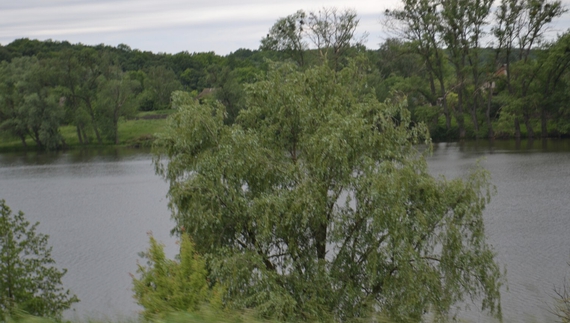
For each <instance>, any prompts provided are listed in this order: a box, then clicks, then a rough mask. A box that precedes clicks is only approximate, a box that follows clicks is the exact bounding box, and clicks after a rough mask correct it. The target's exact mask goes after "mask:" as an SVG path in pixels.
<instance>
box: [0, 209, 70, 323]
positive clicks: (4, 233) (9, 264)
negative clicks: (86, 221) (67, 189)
mask: <svg viewBox="0 0 570 323" xmlns="http://www.w3.org/2000/svg"><path fill="white" fill-rule="evenodd" d="M38 225H39V223H35V224H33V225H30V223H29V222H28V221H26V220H25V218H24V213H22V212H21V211H20V212H18V213H17V214H12V212H11V210H10V208H9V207H8V206H7V205H6V202H5V201H4V200H0V260H1V261H0V320H6V319H7V317H9V316H13V315H14V314H17V313H18V312H19V311H24V312H25V313H29V314H31V315H37V316H47V317H52V318H56V319H59V318H61V314H62V312H63V311H64V310H66V309H68V308H70V307H71V305H72V304H73V303H76V302H78V301H79V299H77V297H76V296H75V295H72V294H71V293H70V292H69V290H65V289H64V288H63V287H62V286H61V278H62V277H63V276H64V275H65V273H66V270H65V269H63V270H59V269H57V268H56V267H55V261H54V260H53V259H52V258H51V250H52V248H51V247H49V246H48V236H47V235H44V234H41V233H36V229H37V227H38Z"/></svg>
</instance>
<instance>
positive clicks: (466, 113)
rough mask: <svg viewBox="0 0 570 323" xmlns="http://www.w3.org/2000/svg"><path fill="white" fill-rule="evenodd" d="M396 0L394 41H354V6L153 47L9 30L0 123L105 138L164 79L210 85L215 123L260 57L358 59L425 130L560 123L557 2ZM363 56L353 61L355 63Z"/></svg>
mask: <svg viewBox="0 0 570 323" xmlns="http://www.w3.org/2000/svg"><path fill="white" fill-rule="evenodd" d="M493 3H494V2H493V1H492V0H469V1H467V0H403V1H402V5H401V6H400V8H399V9H397V10H386V12H385V14H384V17H383V24H384V26H385V27H386V29H387V30H388V31H390V32H392V35H393V36H394V38H390V39H387V40H386V41H385V42H384V43H382V44H380V46H379V48H378V49H376V50H370V49H366V47H365V46H364V43H365V41H366V38H367V34H366V33H358V32H357V27H358V24H359V19H358V16H357V13H356V12H355V11H354V10H350V9H347V10H337V9H335V8H323V9H321V10H319V11H315V12H305V11H303V10H299V11H297V12H295V13H293V14H291V15H289V16H286V17H284V18H281V19H279V20H277V21H276V23H275V24H274V25H273V26H272V27H271V28H270V29H269V32H268V34H267V35H266V36H265V37H263V39H262V40H261V43H260V48H259V50H247V49H239V50H237V51H236V52H234V53H231V54H229V55H226V56H219V55H216V54H215V53H213V52H209V53H188V52H181V53H178V54H164V53H158V54H155V53H151V52H143V51H140V50H136V49H131V48H130V47H129V46H128V45H125V44H120V45H119V46H117V47H111V46H105V45H98V46H85V45H82V44H76V45H72V44H69V43H68V42H54V41H50V40H48V41H44V42H41V41H37V40H29V39H19V40H16V41H14V42H12V43H10V44H8V45H6V46H4V47H1V46H0V59H1V60H2V63H1V65H0V74H1V75H2V77H1V79H0V131H3V132H4V133H7V132H9V133H10V134H11V135H13V136H16V137H18V138H20V139H21V141H22V143H23V145H26V139H28V138H32V139H33V141H34V142H35V143H36V145H37V146H38V147H40V148H42V149H57V148H59V147H63V146H65V142H64V141H63V138H62V137H61V135H60V134H59V132H58V128H59V126H61V125H64V124H65V125H73V126H74V127H75V128H76V132H77V137H78V141H79V142H80V143H81V144H89V143H98V144H101V143H104V142H105V141H107V142H111V143H116V142H118V140H119V139H118V132H117V126H118V123H119V121H120V120H121V119H124V118H128V117H130V116H133V115H134V114H135V113H136V112H137V111H148V110H161V109H166V108H169V107H170V96H171V93H172V92H173V91H175V90H185V91H188V92H193V96H194V97H197V96H198V94H199V93H201V92H202V91H203V90H204V89H215V91H213V93H214V97H215V99H217V100H218V101H220V102H221V103H222V104H224V105H225V107H226V123H228V124H231V123H233V122H234V119H235V117H236V116H237V114H238V112H239V111H240V110H242V109H244V108H246V105H247V104H246V101H245V96H244V86H245V85H246V84H251V83H253V82H255V81H256V80H258V79H261V78H262V77H263V76H264V75H265V74H266V73H267V70H268V61H284V60H291V61H293V62H294V63H296V64H297V66H298V67H299V68H300V69H301V70H304V69H307V68H311V67H313V66H316V65H321V64H328V65H329V67H331V68H332V69H334V70H340V69H342V68H343V67H346V66H347V64H348V63H349V61H350V60H353V59H357V60H360V61H361V63H362V64H361V66H363V68H364V69H366V73H365V74H366V77H367V83H366V85H367V86H370V87H373V88H375V90H376V94H377V95H378V98H380V99H388V98H390V97H391V96H393V95H394V94H395V93H398V94H404V95H406V96H407V97H408V105H409V108H410V109H411V110H412V112H413V118H414V120H415V121H422V122H426V123H427V124H428V125H429V128H430V131H431V135H432V137H434V138H435V139H436V140H451V139H463V138H481V137H489V138H495V137H511V136H513V137H516V138H520V137H522V136H525V135H526V136H528V137H529V138H532V137H536V136H538V135H539V136H541V137H548V136H564V135H568V134H569V133H570V110H569V108H568V105H567V102H568V100H569V99H570V97H569V94H568V93H567V91H566V88H567V84H568V82H570V74H569V73H568V66H569V65H570V55H569V53H568V51H569V48H570V35H568V34H567V33H564V34H561V35H558V37H557V38H556V39H552V38H547V37H546V31H547V30H548V29H549V28H550V26H551V23H552V22H553V20H554V19H555V18H558V17H560V16H561V15H563V14H564V13H565V12H566V9H565V8H564V7H563V6H562V5H561V3H560V1H549V0H502V1H501V2H500V3H499V4H498V6H493ZM364 62H365V63H364Z"/></svg>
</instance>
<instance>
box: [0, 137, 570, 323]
mask: <svg viewBox="0 0 570 323" xmlns="http://www.w3.org/2000/svg"><path fill="white" fill-rule="evenodd" d="M481 158H484V160H483V161H481V164H482V165H483V166H484V167H485V168H486V169H488V170H489V171H490V172H491V176H492V183H493V184H494V185H495V186H496V187H497V192H498V193H497V194H496V195H495V196H494V198H493V200H492V202H491V204H489V205H488V207H487V209H486V210H485V222H486V227H487V235H488V240H489V242H490V243H491V244H492V245H493V246H494V248H495V250H496V252H497V259H498V261H499V262H500V264H501V266H504V267H505V268H506V270H507V284H508V290H505V291H504V292H503V308H504V317H505V321H506V322H544V321H552V320H553V318H552V315H551V314H549V309H550V308H551V306H552V304H553V298H552V296H553V295H554V293H553V287H554V286H560V285H561V284H562V282H563V280H564V278H565V277H566V276H567V274H568V273H570V267H569V266H568V265H567V262H568V261H569V260H570V203H569V201H570V141H567V140H565V141H546V142H542V141H535V142H530V143H529V142H525V141H523V142H520V143H516V142H514V141H496V142H494V143H488V142H467V143H462V144H459V143H440V144H435V145H434V153H433V155H432V156H431V157H430V158H429V160H428V162H429V166H430V170H431V171H432V172H433V173H434V174H441V175H444V176H446V177H447V178H453V177H462V176H465V174H466V173H467V172H468V171H469V170H470V169H472V168H473V167H474V165H475V164H476V162H477V160H479V159H481ZM167 189H168V187H167V184H166V183H165V182H164V181H163V180H162V179H161V178H159V177H158V176H156V175H155V174H154V169H153V166H152V162H151V156H150V154H149V153H148V152H147V151H141V150H127V149H118V150H117V149H110V150H100V151H95V150H90V151H83V152H82V151H73V152H64V153H54V154H40V153H27V154H26V153H11V154H0V198H3V199H5V200H6V201H7V204H8V205H9V206H10V207H11V208H12V210H14V211H16V210H22V211H24V212H25V213H26V217H27V218H28V219H29V220H30V221H40V222H41V224H40V227H39V230H40V231H41V232H43V233H47V234H49V235H50V236H51V237H50V244H51V245H52V246H53V247H54V250H53V256H54V258H55V259H56V261H57V264H58V266H61V267H64V268H67V269H68V273H67V274H66V276H65V277H64V284H65V286H66V287H67V288H70V289H72V291H73V292H74V293H76V294H77V296H78V297H79V298H80V299H81V302H80V303H78V304H77V305H76V306H75V309H74V311H68V312H67V313H66V317H69V318H73V317H74V316H77V317H80V318H83V317H85V316H88V317H95V318H114V317H129V318H131V317H134V316H135V315H136V313H137V311H138V310H139V308H138V307H137V305H136V304H135V303H134V301H133V299H132V291H131V278H130V276H129V273H135V271H136V263H137V260H138V259H139V257H138V256H137V253H138V252H140V251H142V250H144V249H145V248H146V246H147V244H148V237H147V232H148V231H152V232H153V234H154V236H155V237H157V238H158V239H159V240H161V241H163V242H164V243H165V244H166V245H167V248H166V250H167V254H168V255H169V256H173V255H174V254H175V253H176V247H175V243H174V242H175V241H174V238H172V237H170V235H169V231H170V229H171V228H172V227H173V226H174V224H173V222H172V221H170V212H169V211H168V209H167V199H166V198H165V195H166V192H167ZM462 317H464V318H465V319H466V320H468V321H471V322H489V321H490V319H489V318H488V317H486V316H485V315H484V314H481V313H479V312H478V311H477V310H475V309H473V310H471V311H468V312H467V313H465V314H463V315H462Z"/></svg>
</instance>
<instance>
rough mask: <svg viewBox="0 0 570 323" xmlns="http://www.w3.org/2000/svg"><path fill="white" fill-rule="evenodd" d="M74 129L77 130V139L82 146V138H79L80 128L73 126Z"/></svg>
mask: <svg viewBox="0 0 570 323" xmlns="http://www.w3.org/2000/svg"><path fill="white" fill-rule="evenodd" d="M75 129H76V130H77V139H79V144H80V145H83V138H82V136H81V127H80V126H79V125H77V126H75Z"/></svg>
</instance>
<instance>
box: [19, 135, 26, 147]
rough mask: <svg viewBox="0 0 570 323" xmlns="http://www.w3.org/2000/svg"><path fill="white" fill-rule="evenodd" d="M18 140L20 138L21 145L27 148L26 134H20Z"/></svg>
mask: <svg viewBox="0 0 570 323" xmlns="http://www.w3.org/2000/svg"><path fill="white" fill-rule="evenodd" d="M20 140H22V146H24V148H28V144H26V136H24V135H20Z"/></svg>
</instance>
